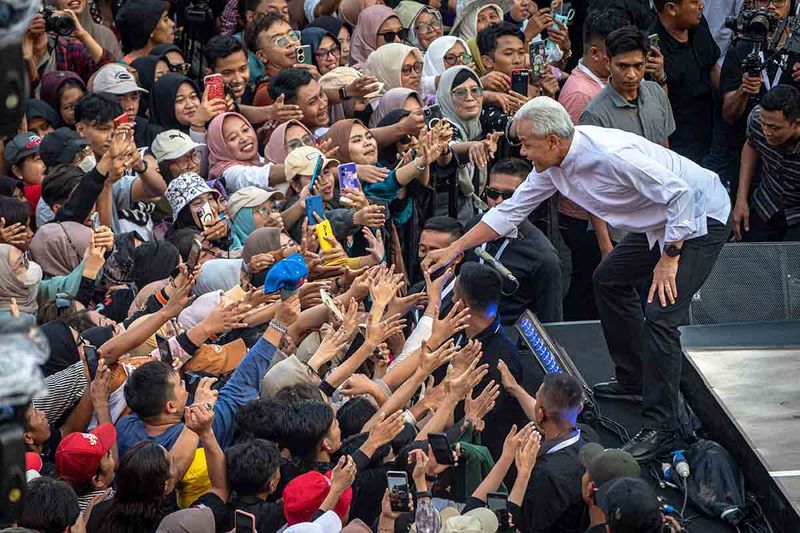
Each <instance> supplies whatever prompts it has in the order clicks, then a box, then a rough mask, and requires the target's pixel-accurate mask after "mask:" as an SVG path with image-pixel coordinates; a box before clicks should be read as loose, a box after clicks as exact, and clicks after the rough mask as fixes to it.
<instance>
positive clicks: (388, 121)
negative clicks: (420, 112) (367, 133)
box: [378, 109, 411, 169]
mask: <svg viewBox="0 0 800 533" xmlns="http://www.w3.org/2000/svg"><path fill="white" fill-rule="evenodd" d="M410 114H411V113H410V112H409V111H406V110H405V109H395V110H394V111H389V112H388V113H386V116H385V117H383V118H382V119H381V121H380V122H378V127H379V128H383V127H384V126H394V125H395V124H397V123H398V122H400V121H401V120H402V119H403V118H404V117H407V116H408V115H410ZM378 161H380V162H381V164H382V165H383V166H384V167H386V168H388V169H393V168H394V167H396V166H397V148H396V147H395V145H394V144H390V145H388V146H384V147H383V148H381V149H380V150H379V151H378Z"/></svg>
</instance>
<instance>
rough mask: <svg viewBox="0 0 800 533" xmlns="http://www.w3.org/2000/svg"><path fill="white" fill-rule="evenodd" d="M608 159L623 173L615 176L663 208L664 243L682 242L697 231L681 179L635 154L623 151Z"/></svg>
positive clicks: (691, 202) (690, 196) (690, 197)
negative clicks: (621, 178) (664, 220)
mask: <svg viewBox="0 0 800 533" xmlns="http://www.w3.org/2000/svg"><path fill="white" fill-rule="evenodd" d="M612 157H614V158H616V160H617V161H616V164H617V165H619V168H621V169H625V171H620V172H619V173H618V174H617V175H618V176H624V177H625V178H627V179H628V180H629V183H628V184H629V185H630V186H632V187H633V188H634V189H636V190H637V191H638V192H639V193H640V194H641V195H642V196H644V197H646V198H647V199H649V200H650V201H652V202H654V203H656V204H662V205H664V206H666V209H667V222H666V225H665V228H664V242H665V243H667V242H678V241H682V240H684V239H685V238H686V237H689V236H691V235H692V234H693V233H694V232H695V231H696V230H697V227H696V224H695V198H694V196H693V193H692V191H691V189H690V188H689V184H688V183H686V181H685V180H684V179H682V178H681V177H680V176H678V175H676V174H675V173H673V172H671V171H670V170H669V169H667V168H665V167H664V166H662V165H659V164H657V163H656V161H654V160H653V159H651V158H649V157H644V156H643V155H642V154H641V153H640V152H637V151H635V150H624V151H622V152H621V153H618V154H614V155H613V156H612Z"/></svg>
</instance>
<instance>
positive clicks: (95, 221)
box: [92, 211, 101, 231]
mask: <svg viewBox="0 0 800 533" xmlns="http://www.w3.org/2000/svg"><path fill="white" fill-rule="evenodd" d="M100 226H101V224H100V213H98V212H97V211H95V212H94V213H92V229H93V230H94V231H97V230H99V229H100Z"/></svg>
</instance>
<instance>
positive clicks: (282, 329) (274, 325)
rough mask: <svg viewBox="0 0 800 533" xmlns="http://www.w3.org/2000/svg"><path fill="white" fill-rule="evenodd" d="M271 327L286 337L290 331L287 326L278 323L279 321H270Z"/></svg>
mask: <svg viewBox="0 0 800 533" xmlns="http://www.w3.org/2000/svg"><path fill="white" fill-rule="evenodd" d="M269 327H271V328H272V329H274V330H275V331H277V332H278V333H280V334H281V335H286V332H287V331H289V330H288V328H287V327H286V326H284V325H283V324H281V323H280V322H278V321H277V320H270V321H269Z"/></svg>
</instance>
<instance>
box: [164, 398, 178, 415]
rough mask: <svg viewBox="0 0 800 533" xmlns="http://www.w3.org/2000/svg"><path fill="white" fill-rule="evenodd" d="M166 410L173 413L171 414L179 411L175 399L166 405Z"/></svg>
mask: <svg viewBox="0 0 800 533" xmlns="http://www.w3.org/2000/svg"><path fill="white" fill-rule="evenodd" d="M165 410H166V412H167V413H169V414H171V415H173V414H175V413H177V412H178V408H177V406H176V405H175V402H174V401H172V400H169V401H168V402H167V405H166V407H165Z"/></svg>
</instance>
